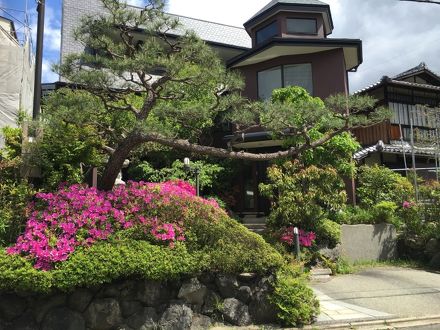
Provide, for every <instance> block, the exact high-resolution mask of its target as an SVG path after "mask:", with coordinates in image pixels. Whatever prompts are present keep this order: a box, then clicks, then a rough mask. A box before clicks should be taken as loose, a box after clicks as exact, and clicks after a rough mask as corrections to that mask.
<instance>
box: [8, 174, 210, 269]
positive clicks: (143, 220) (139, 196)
mask: <svg viewBox="0 0 440 330" xmlns="http://www.w3.org/2000/svg"><path fill="white" fill-rule="evenodd" d="M194 204H195V205H207V206H211V207H210V208H207V209H211V210H212V209H218V204H217V203H216V202H215V201H214V200H206V199H203V198H199V197H196V196H195V189H194V187H192V186H191V185H190V184H189V183H187V182H183V181H167V182H164V183H146V182H129V183H128V184H127V185H126V186H118V187H116V188H115V189H114V190H113V191H109V192H102V191H98V190H97V189H95V188H89V187H85V186H82V185H73V186H70V187H64V188H61V189H60V190H59V191H57V192H55V193H39V194H37V195H36V201H35V202H33V203H31V205H29V214H30V216H29V218H28V221H27V225H26V229H25V232H24V233H23V234H22V235H21V236H19V237H18V239H17V242H16V244H15V245H13V246H12V247H10V248H8V249H7V252H8V253H9V254H21V255H23V256H26V257H27V258H30V259H31V260H33V261H34V262H35V263H34V267H35V268H37V269H43V270H49V269H51V268H52V267H53V265H54V264H55V263H57V262H62V261H65V260H66V259H68V258H69V256H70V255H71V254H72V253H73V252H74V251H75V248H76V247H78V246H90V245H91V244H93V243H95V242H97V241H102V240H108V239H109V238H111V237H112V235H113V234H115V233H120V232H124V231H129V230H133V231H134V232H136V233H138V234H139V233H141V234H142V235H143V238H145V239H147V240H150V241H151V242H153V243H155V244H167V245H169V246H170V247H173V246H174V243H175V242H177V241H184V240H185V239H186V237H185V225H186V224H185V220H186V219H187V218H188V214H189V213H191V212H193V211H192V207H191V206H192V205H194ZM198 209H203V208H201V207H199V208H198Z"/></svg>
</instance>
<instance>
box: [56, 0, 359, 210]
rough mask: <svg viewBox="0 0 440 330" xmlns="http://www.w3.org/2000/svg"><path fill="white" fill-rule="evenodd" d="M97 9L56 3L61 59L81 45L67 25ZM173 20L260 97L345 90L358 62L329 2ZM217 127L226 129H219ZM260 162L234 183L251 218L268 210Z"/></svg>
mask: <svg viewBox="0 0 440 330" xmlns="http://www.w3.org/2000/svg"><path fill="white" fill-rule="evenodd" d="M102 10H103V8H102V7H101V5H100V1H99V0H64V1H63V18H62V34H61V36H62V39H61V60H62V59H63V57H64V56H66V55H68V54H70V53H78V52H83V51H88V50H87V49H84V47H83V46H82V45H81V44H80V43H78V42H76V41H75V40H74V38H73V34H72V31H73V29H74V28H75V27H76V26H78V25H79V23H80V18H81V17H82V16H83V15H93V14H95V13H100V12H102ZM250 14H252V13H250ZM177 18H178V19H179V20H180V23H181V24H182V25H183V26H184V28H186V29H191V30H194V31H195V32H196V33H197V34H198V35H199V36H200V37H201V38H202V39H203V40H205V41H206V42H207V43H208V44H209V45H211V46H212V47H213V49H215V50H216V51H217V52H218V53H219V55H220V57H221V58H222V59H223V61H224V62H225V64H226V65H227V67H228V68H230V69H231V70H238V71H240V72H241V73H242V74H243V76H244V78H245V83H246V85H245V89H244V95H245V96H247V97H248V98H250V99H252V100H256V99H267V98H268V97H269V96H270V95H271V93H272V90H273V89H276V88H280V87H285V86H292V85H299V86H302V87H304V88H305V89H307V90H308V91H309V92H310V94H312V95H313V96H318V97H321V98H326V97H328V96H330V95H332V94H336V93H344V94H348V72H350V71H355V70H356V69H357V67H358V66H359V65H360V64H361V63H362V43H361V41H360V40H358V39H331V38H328V35H330V34H331V33H332V31H333V20H332V15H331V11H330V6H329V5H327V4H325V3H323V2H321V1H318V0H273V1H271V2H270V3H268V4H267V5H266V6H265V7H264V8H262V9H261V10H260V11H259V12H258V13H256V14H255V15H254V16H252V17H251V18H250V19H249V20H248V21H247V22H245V23H244V29H243V28H239V27H233V26H228V25H223V24H218V23H213V22H207V21H203V20H198V19H194V18H189V17H182V16H178V17H177ZM180 33H181V31H172V32H171V34H174V35H179V34H180ZM221 133H222V134H223V136H224V135H227V132H225V131H223V132H221ZM232 133H233V130H230V131H229V134H232ZM229 142H230V146H231V147H232V148H235V149H242V150H254V151H255V152H262V151H269V150H273V149H279V148H280V141H273V140H271V139H270V135H269V134H268V133H266V132H263V131H257V132H253V133H249V134H244V135H243V136H242V138H241V139H240V140H235V141H234V143H231V141H229ZM266 168H267V164H265V163H252V162H242V175H240V176H239V178H237V188H238V189H236V190H237V191H238V192H239V196H238V198H237V199H238V200H239V202H240V203H239V205H237V207H236V210H235V211H237V212H238V213H240V214H248V215H250V216H254V215H262V214H264V213H266V212H267V211H268V203H267V201H265V200H264V199H262V198H260V197H259V192H258V183H259V182H262V181H263V180H264V179H265V176H266ZM231 190H234V189H232V188H231Z"/></svg>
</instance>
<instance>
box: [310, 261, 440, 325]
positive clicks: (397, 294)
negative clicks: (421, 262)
mask: <svg viewBox="0 0 440 330" xmlns="http://www.w3.org/2000/svg"><path fill="white" fill-rule="evenodd" d="M312 287H313V289H314V290H315V292H316V294H317V296H318V298H319V300H320V303H321V314H320V315H319V317H318V320H317V323H316V324H315V326H320V327H322V328H329V326H330V325H331V324H334V325H335V326H336V324H337V323H341V324H342V323H344V322H345V323H350V324H353V323H354V322H356V321H371V322H373V323H374V322H379V323H381V324H384V322H383V321H385V323H386V320H389V321H390V322H391V320H392V319H393V320H396V319H398V320H401V319H408V318H409V319H410V320H417V321H418V322H419V321H420V320H423V319H436V320H437V321H438V323H437V329H440V318H436V317H434V316H439V315H440V273H435V272H427V271H423V270H414V269H406V268H398V267H386V268H385V267H383V268H382V267H380V268H371V269H367V270H363V271H361V272H359V273H356V274H350V275H342V276H337V277H334V278H332V280H331V281H329V282H326V283H312ZM437 321H436V322H437ZM399 322H400V321H399ZM378 328H379V327H378ZM371 329H374V327H372V328H371ZM391 329H392V328H391Z"/></svg>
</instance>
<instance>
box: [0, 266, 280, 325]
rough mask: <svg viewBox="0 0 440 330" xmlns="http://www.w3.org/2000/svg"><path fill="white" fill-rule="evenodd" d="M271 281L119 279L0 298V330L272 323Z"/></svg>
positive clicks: (224, 277) (221, 277) (245, 277)
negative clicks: (87, 286)
mask: <svg viewBox="0 0 440 330" xmlns="http://www.w3.org/2000/svg"><path fill="white" fill-rule="evenodd" d="M271 279H272V278H271V276H269V277H261V276H256V275H255V274H241V275H239V276H232V275H215V276H214V275H203V276H199V277H198V278H190V279H187V280H182V281H174V282H169V283H161V282H154V281H140V280H125V281H120V282H116V283H112V284H108V285H103V286H102V287H99V288H93V289H76V290H75V291H73V292H71V293H68V294H67V293H56V294H52V295H35V294H33V295H26V294H6V293H4V294H1V295H0V330H3V329H8V330H9V329H10V330H18V329H29V330H31V329H32V330H33V329H43V330H55V329H57V330H58V329H62V330H82V329H100V330H105V329H125V330H131V329H133V330H135V329H143V330H146V329H207V328H209V327H210V326H211V325H212V324H213V323H214V322H218V321H224V323H226V324H232V325H240V326H243V325H249V324H250V323H256V324H262V323H275V322H276V309H275V308H274V306H272V305H271V304H270V303H269V301H268V294H269V293H270V292H271V291H272V286H271V285H270V281H271Z"/></svg>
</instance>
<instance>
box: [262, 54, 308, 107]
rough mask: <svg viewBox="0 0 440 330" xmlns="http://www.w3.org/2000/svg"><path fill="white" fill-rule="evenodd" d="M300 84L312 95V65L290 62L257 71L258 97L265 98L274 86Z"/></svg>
mask: <svg viewBox="0 0 440 330" xmlns="http://www.w3.org/2000/svg"><path fill="white" fill-rule="evenodd" d="M287 86H300V87H303V88H305V89H306V90H307V92H309V93H310V95H313V79H312V65H311V64H310V63H304V64H290V65H283V66H277V67H274V68H271V69H268V70H264V71H260V72H258V97H259V98H260V99H262V100H267V99H269V98H270V97H271V96H272V91H273V90H274V89H276V88H281V87H287Z"/></svg>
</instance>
